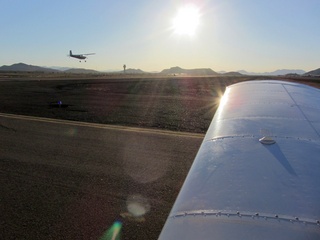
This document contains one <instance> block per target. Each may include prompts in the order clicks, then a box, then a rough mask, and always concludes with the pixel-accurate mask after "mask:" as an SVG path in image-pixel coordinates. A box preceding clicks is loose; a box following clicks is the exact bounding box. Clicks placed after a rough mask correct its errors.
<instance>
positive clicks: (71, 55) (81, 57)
mask: <svg viewBox="0 0 320 240" xmlns="http://www.w3.org/2000/svg"><path fill="white" fill-rule="evenodd" d="M70 57H73V58H78V59H86V58H87V57H85V56H83V55H73V54H70Z"/></svg>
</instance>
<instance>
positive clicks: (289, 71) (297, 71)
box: [238, 69, 305, 76]
mask: <svg viewBox="0 0 320 240" xmlns="http://www.w3.org/2000/svg"><path fill="white" fill-rule="evenodd" d="M238 72H239V73H241V74H244V75H267V76H278V75H287V74H298V75H302V74H304V73H305V71H303V70H301V69H279V70H276V71H273V72H262V73H257V72H247V71H245V70H240V71H238Z"/></svg>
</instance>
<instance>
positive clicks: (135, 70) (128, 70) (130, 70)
mask: <svg viewBox="0 0 320 240" xmlns="http://www.w3.org/2000/svg"><path fill="white" fill-rule="evenodd" d="M122 72H123V71H122ZM125 73H130V74H141V73H146V72H144V71H142V70H141V69H133V68H128V69H126V72H125Z"/></svg>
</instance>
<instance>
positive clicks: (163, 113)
mask: <svg viewBox="0 0 320 240" xmlns="http://www.w3.org/2000/svg"><path fill="white" fill-rule="evenodd" d="M256 79H278V80H287V81H295V82H300V83H304V84H307V85H311V86H315V87H317V88H320V78H307V77H291V78H284V77H266V76H241V77H231V76H230V77H227V76H225V77H221V76H219V77H216V76H215V77H205V76H198V77H188V76H180V77H176V76H153V75H146V76H138V75H133V76H130V75H76V74H73V75H63V74H61V75H59V74H51V75H50V74H42V73H38V74H35V73H2V74H1V76H0V113H9V114H19V115H27V116H35V117H43V118H53V119H64V120H71V121H75V122H87V123H98V124H106V125H112V126H120V127H121V126H126V127H135V128H141V129H152V130H166V131H171V132H181V133H186V134H200V136H201V135H203V136H204V134H205V132H206V130H207V128H208V126H209V124H210V122H211V120H212V118H213V116H214V113H215V111H216V108H217V106H218V104H219V98H220V97H221V96H222V94H223V92H224V90H225V87H226V86H228V85H231V84H233V83H237V82H241V81H248V80H256ZM1 121H2V122H1V125H0V128H3V129H2V130H3V131H1V132H0V133H1V136H0V138H1V139H2V141H6V140H5V139H6V138H9V133H8V135H7V132H9V130H10V128H9V127H8V126H9V125H10V124H13V121H8V120H6V121H8V122H3V121H4V120H1ZM26 128H28V127H26ZM43 129H46V128H43ZM37 131H39V132H41V131H45V130H41V128H40V127H39V129H38V130H37ZM38 134H39V133H38ZM43 137H45V136H43ZM84 138H85V135H84ZM131 138H132V137H131ZM39 139H40V138H39ZM39 139H38V140H39ZM123 139H125V136H123ZM133 139H134V137H133ZM190 139H191V137H190ZM111 140H112V139H111ZM30 141H32V139H31V140H30ZM39 141H40V140H39ZM61 141H64V140H63V139H62V140H61ZM172 141H173V140H172ZM172 141H168V143H167V144H168V149H169V148H170V149H172V145H173V142H172ZM193 141H194V145H195V146H196V148H198V146H200V144H201V139H200V138H199V139H198V140H195V139H194V138H193ZM135 144H137V146H138V145H139V144H140V143H139V142H138V143H137V142H136V143H135ZM141 144H143V143H142V142H141ZM174 144H178V143H177V142H175V143H174ZM169 145H170V146H169ZM2 147H3V146H1V147H0V161H1V165H0V166H1V168H0V170H1V171H0V176H1V178H0V179H1V185H2V189H1V195H2V194H8V193H12V195H14V197H13V198H12V199H14V200H13V203H12V205H10V203H8V202H7V203H6V206H7V207H8V206H9V207H10V211H7V210H6V209H3V208H4V207H3V206H4V204H3V203H2V204H1V202H0V208H1V212H5V213H6V215H5V219H1V226H2V227H1V230H0V237H1V236H5V237H6V238H7V239H35V238H38V239H40V238H47V239H57V238H58V239H63V238H66V239H71V238H74V237H75V236H76V237H77V239H99V238H100V237H101V236H102V234H103V232H104V230H105V229H107V228H108V227H110V224H112V222H114V220H115V219H116V218H117V219H118V220H119V221H120V222H122V224H123V228H122V229H123V230H122V237H121V239H157V237H158V235H159V233H160V231H161V229H162V226H163V224H164V222H165V220H166V218H167V216H168V214H169V212H170V208H171V207H172V205H173V203H174V200H175V198H176V196H177V194H178V192H179V189H180V188H181V185H182V183H183V181H184V179H185V177H186V175H187V173H188V169H189V168H190V166H191V164H192V160H193V158H194V156H195V155H196V148H192V149H188V150H186V151H189V152H188V155H189V158H187V157H185V156H184V157H183V158H185V159H177V161H176V164H175V165H174V168H173V169H171V170H170V171H168V173H167V174H166V175H165V176H164V177H162V178H159V179H157V181H156V182H155V183H154V184H155V185H150V184H149V185H148V184H140V185H138V186H136V187H137V188H140V190H141V191H144V190H145V189H147V190H145V191H148V193H149V194H151V195H152V199H153V200H152V201H153V202H154V205H153V206H157V208H153V209H151V210H150V211H149V212H148V213H147V214H146V215H145V216H143V217H142V218H139V217H134V216H130V215H128V214H127V213H126V212H125V211H124V212H122V213H118V215H116V216H115V215H114V214H115V213H114V214H113V215H109V216H108V215H105V214H104V213H105V212H103V211H104V210H106V208H108V204H109V205H111V206H114V207H115V208H116V207H117V206H116V203H114V202H108V204H106V203H105V202H104V199H105V195H108V196H109V195H113V196H121V194H122V192H121V188H120V187H119V188H117V187H113V188H112V192H110V193H105V192H104V193H102V192H101V191H102V189H104V191H105V188H104V187H105V186H108V184H109V183H108V182H104V183H103V184H102V183H100V180H99V179H100V178H101V179H103V178H104V177H106V176H103V174H102V175H101V173H99V174H95V173H94V172H91V173H90V174H86V175H82V174H80V173H79V172H77V171H72V172H70V171H66V170H65V169H62V170H61V169H60V170H59V171H52V172H50V171H51V170H52V169H51V170H50V169H47V170H45V169H42V170H43V171H45V172H47V174H48V176H50V178H52V180H53V178H54V181H62V182H63V181H64V179H69V180H68V181H71V182H72V186H74V185H81V184H82V183H83V182H86V183H87V182H88V183H90V184H91V185H88V186H89V187H88V186H87V187H88V190H87V192H90V194H86V195H85V196H84V195H83V192H81V191H80V190H79V189H77V188H72V191H71V190H70V189H68V191H67V192H68V194H69V195H70V196H69V195H65V193H66V191H65V190H63V191H62V190H61V188H58V189H59V191H57V189H55V188H50V187H47V188H45V187H44V186H42V187H41V188H39V187H38V186H39V185H37V183H36V182H31V183H32V184H29V183H30V178H32V177H33V176H32V175H33V174H35V175H37V174H39V166H38V165H37V164H33V165H32V164H31V165H30V164H29V165H27V164H24V165H23V164H22V165H21V164H20V165H19V164H17V162H15V163H12V162H10V159H9V160H8V159H7V158H5V157H4V154H3V152H5V149H1V148H2ZM15 147H16V148H17V146H15ZM21 147H22V148H23V146H21ZM51 147H52V146H51ZM114 148H115V147H114ZM164 149H165V148H164ZM73 150H74V151H77V150H76V148H75V149H73ZM179 151H180V152H181V151H183V150H181V148H179ZM8 154H9V153H8ZM114 154H115V153H114ZM178 155H179V154H178ZM177 158H178V157H177ZM66 161H68V160H66ZM93 161H94V160H93ZM65 164H67V163H65ZM79 164H81V163H79ZM108 164H109V165H108V166H112V165H113V164H115V163H108ZM71 165H72V164H71ZM17 169H20V170H19V171H20V172H21V171H22V172H23V171H28V173H29V175H27V178H26V179H24V178H21V177H19V179H18V178H16V177H15V174H16V170H17ZM26 169H27V170H26ZM71 173H72V174H73V175H70V174H71ZM50 174H51V175H50ZM111 175H112V174H111ZM114 175H116V176H117V179H116V181H117V183H115V184H120V183H122V182H123V184H125V183H128V184H130V181H129V180H128V177H127V176H126V175H123V179H121V176H122V175H121V174H117V173H114ZM108 176H109V177H108V179H109V180H110V181H111V180H112V179H111V178H110V174H109V175H108ZM119 176H120V178H119ZM35 179H37V178H35ZM57 179H58V180H57ZM70 179H71V180H70ZM47 180H48V179H47ZM48 181H49V180H48ZM13 182H14V184H13ZM49 182H50V181H49ZM98 182H99V184H97V183H98ZM69 184H71V183H69ZM101 184H102V185H101ZM120 185H121V184H120ZM19 186H24V187H25V189H23V190H22V191H21V190H19ZM67 186H69V185H67ZM92 186H95V187H92ZM101 186H102V187H101ZM115 186H117V185H115ZM155 186H156V187H155ZM144 188H145V189H144ZM117 189H118V190H119V192H117ZM159 189H160V190H159ZM152 191H154V193H153V194H152ZM13 193H14V194H13ZM48 194H50V197H51V198H52V199H55V201H56V202H59V201H61V202H68V201H70V198H71V197H72V198H79V199H82V200H83V201H82V202H81V203H82V204H83V205H81V204H80V205H79V206H80V207H83V208H86V207H87V206H86V205H85V202H86V200H88V201H94V202H95V203H97V205H99V204H100V205H101V208H99V207H97V209H96V211H97V212H98V213H97V216H96V218H97V219H99V220H100V223H101V222H103V224H102V223H101V224H100V225H99V224H98V226H92V227H91V226H86V225H85V223H86V218H87V219H88V221H89V220H90V217H91V218H94V216H92V215H93V214H94V213H91V215H88V216H86V215H80V216H81V219H79V218H76V217H74V219H68V220H66V222H67V224H70V226H73V225H72V224H73V223H74V222H75V223H76V224H74V226H73V227H74V228H73V229H67V227H66V226H58V227H57V226H55V227H54V228H55V229H56V230H57V231H58V232H59V231H61V232H60V233H56V234H53V235H52V232H51V231H48V229H50V227H52V226H51V225H52V223H53V221H56V220H57V216H56V215H55V214H54V213H55V211H58V210H59V209H58V208H59V204H58V203H56V204H52V205H51V206H52V208H50V206H46V207H45V208H41V207H36V206H37V203H34V202H35V201H40V202H41V201H42V200H41V199H42V198H43V199H48ZM2 196H3V195H2ZM20 198H21V199H20ZM2 199H6V200H8V199H10V198H9V197H2ZM120 200H121V201H124V202H125V201H128V200H127V199H121V197H120ZM27 202H30V203H32V204H30V205H29V206H28V204H27ZM8 204H9V205H8ZM30 206H33V207H34V208H30ZM15 208H16V209H17V210H16V211H15ZM109 208H110V206H109ZM43 209H45V210H46V211H47V212H48V213H51V215H52V216H53V217H51V216H50V214H47V215H46V213H43V212H41V211H43ZM99 209H100V210H99ZM60 211H61V209H60ZM75 211H76V210H75ZM79 211H80V210H79ZM99 211H100V213H99ZM75 216H78V215H76V214H75ZM108 217H109V218H112V219H108ZM51 218H52V219H51ZM11 219H14V220H11ZM24 219H28V220H29V221H35V222H37V221H38V223H34V224H32V223H28V224H27V223H23V220H24ZM8 222H9V223H10V224H8ZM40 222H41V223H40ZM70 222H72V223H70ZM104 224H105V225H104ZM3 226H5V227H3ZM23 226H27V228H23ZM38 226H41V227H42V228H43V229H38ZM67 226H69V225H67ZM83 226H85V227H86V229H92V231H91V232H90V234H89V235H80V234H79V235H77V233H76V231H77V227H82V228H83ZM44 229H45V230H44ZM103 229H104V230H103ZM48 232H50V233H48ZM79 232H81V231H80V229H79Z"/></svg>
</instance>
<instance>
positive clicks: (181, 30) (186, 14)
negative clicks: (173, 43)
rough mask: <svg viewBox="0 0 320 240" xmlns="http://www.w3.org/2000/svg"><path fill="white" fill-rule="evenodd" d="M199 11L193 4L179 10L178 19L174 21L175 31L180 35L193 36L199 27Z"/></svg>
mask: <svg viewBox="0 0 320 240" xmlns="http://www.w3.org/2000/svg"><path fill="white" fill-rule="evenodd" d="M199 20H200V13H199V9H198V8H197V7H196V6H195V5H192V4H189V5H186V6H184V7H182V8H180V9H179V11H178V13H177V15H176V17H175V18H174V19H173V30H174V32H175V33H177V34H180V35H189V36H193V35H194V34H195V32H196V29H197V27H198V25H199Z"/></svg>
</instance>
